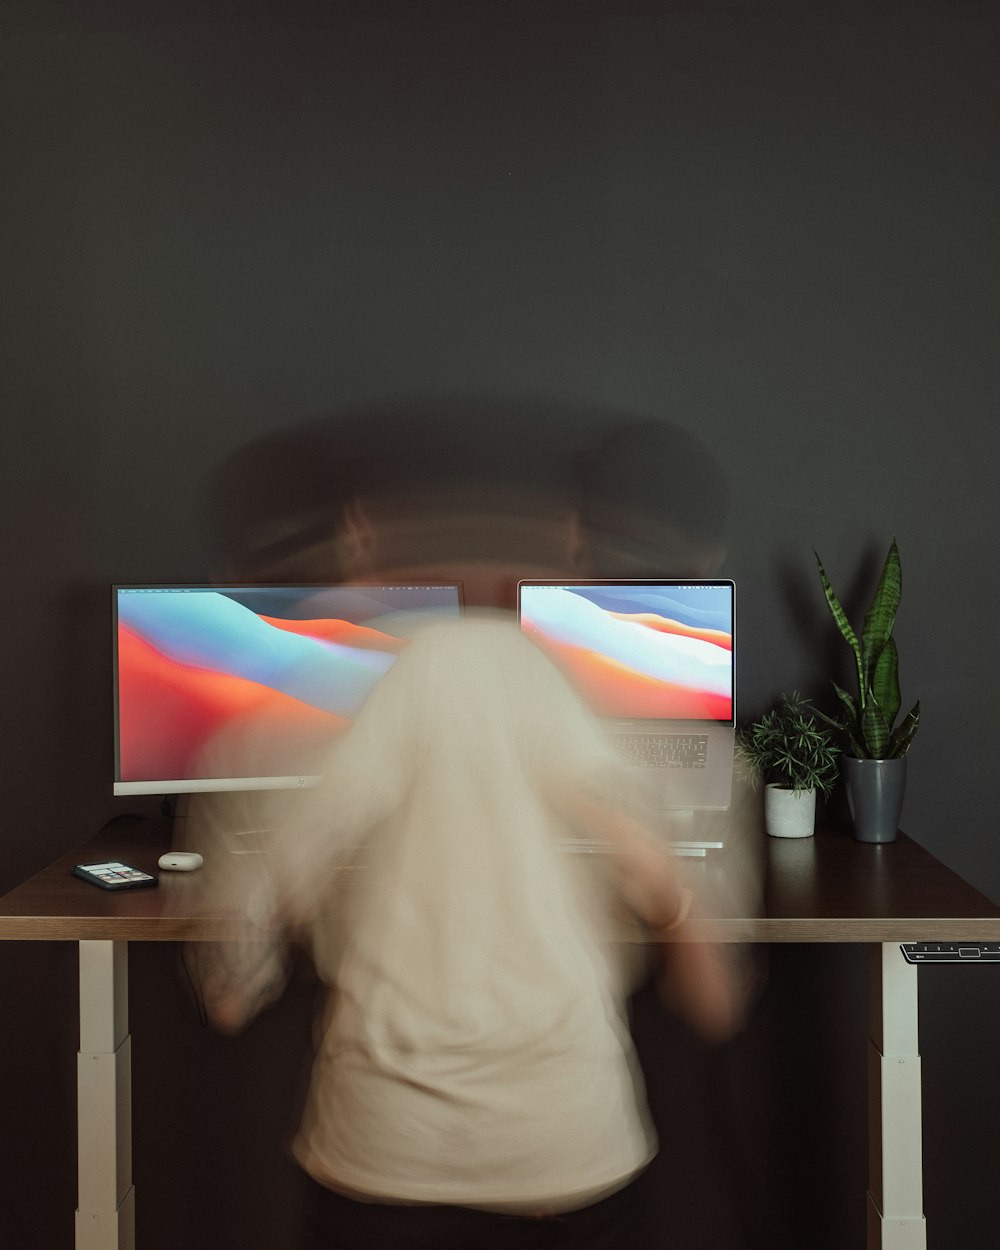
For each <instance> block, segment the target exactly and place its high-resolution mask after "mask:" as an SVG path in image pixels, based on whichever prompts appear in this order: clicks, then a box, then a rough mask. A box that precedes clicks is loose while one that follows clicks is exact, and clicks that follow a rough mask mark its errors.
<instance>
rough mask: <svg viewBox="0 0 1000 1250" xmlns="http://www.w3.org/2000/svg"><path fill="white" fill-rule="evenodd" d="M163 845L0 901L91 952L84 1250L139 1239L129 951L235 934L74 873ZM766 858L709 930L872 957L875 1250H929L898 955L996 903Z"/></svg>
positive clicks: (109, 849)
mask: <svg viewBox="0 0 1000 1250" xmlns="http://www.w3.org/2000/svg"><path fill="white" fill-rule="evenodd" d="M167 847H168V830H167V827H166V826H165V825H159V824H156V823H151V824H148V825H137V826H131V827H130V826H129V825H128V824H126V823H124V822H123V823H121V824H117V825H112V826H111V827H110V828H109V829H107V830H106V831H105V832H104V833H102V834H101V835H99V836H98V837H97V838H95V839H94V840H93V841H91V842H90V843H88V844H87V845H86V846H85V847H83V848H80V849H77V850H75V851H73V852H72V853H70V854H67V855H65V856H63V857H62V858H61V859H59V860H57V861H56V862H55V863H54V864H52V865H50V866H49V867H47V868H45V869H43V870H42V871H41V872H39V873H38V874H36V875H35V876H34V877H32V878H31V879H30V880H28V881H26V882H24V883H23V884H22V885H20V886H18V887H16V888H15V889H14V890H12V891H10V893H8V894H7V895H5V896H4V897H3V898H0V939H10V940H16V941H72V942H77V943H79V946H80V988H81V995H80V1023H81V1044H80V1055H79V1085H80V1089H79V1123H78V1134H79V1139H80V1151H79V1154H80V1161H81V1162H80V1177H79V1191H80V1205H79V1208H78V1211H77V1225H76V1228H77V1232H76V1238H77V1240H76V1244H77V1248H78V1250H128V1248H129V1247H131V1246H132V1245H133V1242H134V1207H133V1202H134V1193H133V1190H132V1184H131V1158H130V1156H131V1147H130V1130H131V1108H130V1077H129V1071H130V1068H129V1054H130V1045H131V1039H130V1037H129V1034H128V1027H127V966H128V965H127V949H128V943H129V942H175V941H212V940H220V939H224V938H225V937H226V936H227V934H228V931H229V929H228V925H227V922H226V920H225V918H224V917H221V916H204V915H197V914H195V912H194V909H193V908H192V907H191V906H190V905H189V902H188V898H189V892H188V890H186V889H185V877H186V874H169V873H164V874H162V875H161V877H160V883H159V885H158V887H157V888H155V889H141V890H130V891H124V892H119V893H112V892H108V891H104V890H99V889H97V888H95V887H94V886H91V885H88V884H87V883H85V882H83V881H80V880H79V879H78V878H76V877H73V876H72V875H71V873H70V869H71V868H72V867H73V865H74V864H77V863H86V862H91V863H93V862H98V861H102V860H106V859H121V860H124V861H126V862H128V863H130V864H133V865H135V866H136V867H139V868H145V869H147V870H149V871H153V872H155V871H156V860H157V858H158V857H159V855H160V854H161V853H162V852H163V851H164V850H166V849H167ZM762 854H763V858H764V864H763V870H764V907H763V911H762V914H760V915H748V916H730V917H727V918H720V919H718V920H713V921H712V922H711V927H712V933H713V934H714V936H715V938H716V939H717V940H722V941H735V942H803V943H811V942H863V943H865V944H867V945H868V946H869V948H870V950H871V962H870V967H871V990H872V994H871V1000H872V1030H871V1049H870V1055H869V1072H870V1106H871V1138H870V1141H871V1174H870V1188H869V1197H868V1230H869V1231H868V1246H869V1250H873V1248H874V1247H879V1248H880V1250H924V1247H925V1246H926V1226H925V1221H924V1219H923V1214H922V1206H923V1203H922V1179H921V1147H920V1127H921V1124H920V1120H921V1111H920V1058H919V1050H918V1045H917V1042H918V1038H917V968H916V967H914V966H912V965H910V964H908V963H906V962H905V960H904V959H903V957H902V955H901V953H900V943H903V942H915V941H938V940H940V941H942V942H1000V907H998V906H996V905H995V904H993V903H991V902H990V900H989V899H987V898H986V897H985V896H984V895H982V894H980V893H979V892H978V891H977V890H975V889H974V888H973V887H972V886H970V885H969V884H968V883H967V882H965V881H963V880H962V879H961V878H960V877H958V876H957V875H956V874H955V873H953V872H952V871H951V870H950V869H949V868H947V867H946V866H945V865H944V864H942V863H941V862H940V861H939V860H937V859H935V858H934V856H933V855H931V854H929V853H928V852H927V851H925V850H924V849H923V848H922V847H921V846H919V845H918V844H917V843H916V842H914V841H913V840H912V839H910V838H908V837H906V836H905V835H904V834H900V836H899V838H898V839H897V840H896V841H895V842H892V843H889V844H886V845H881V846H871V845H865V844H861V843H858V842H855V841H854V840H853V838H851V837H850V836H849V835H848V834H844V833H828V832H820V833H817V834H816V836H815V837H813V838H806V839H801V840H798V839H797V840H785V839H775V838H764V839H763V850H762ZM706 870H707V871H711V867H710V866H707V868H706ZM693 871H694V872H698V871H702V869H701V868H699V867H698V866H697V865H695V866H694V867H693ZM109 1123H110V1124H112V1125H114V1126H116V1127H115V1131H112V1132H110V1133H109V1132H108V1127H107V1126H108V1124H109Z"/></svg>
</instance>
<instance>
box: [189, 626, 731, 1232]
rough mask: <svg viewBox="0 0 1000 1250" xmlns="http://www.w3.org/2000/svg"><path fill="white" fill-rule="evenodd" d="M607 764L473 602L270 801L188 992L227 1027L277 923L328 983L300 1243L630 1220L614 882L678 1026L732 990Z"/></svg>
mask: <svg viewBox="0 0 1000 1250" xmlns="http://www.w3.org/2000/svg"><path fill="white" fill-rule="evenodd" d="M621 787H622V777H621V774H620V765H619V764H618V762H617V760H616V759H615V758H614V757H613V755H612V754H611V752H610V749H609V748H608V747H607V745H606V743H605V741H604V738H603V735H602V734H601V732H600V730H599V729H598V728H597V726H596V725H595V723H594V721H593V720H592V718H591V717H590V715H589V713H588V712H587V711H586V709H584V708H583V707H582V705H581V704H580V703H579V702H578V700H577V699H576V696H575V695H574V694H573V693H572V692H571V691H570V690H569V688H568V687H567V686H566V685H565V684H564V683H563V681H562V678H561V677H560V676H559V674H558V673H557V672H556V670H555V669H554V667H552V665H551V664H550V663H549V661H548V660H547V659H545V657H544V656H542V655H541V654H540V653H539V652H538V651H537V650H536V649H535V648H534V647H533V646H532V645H531V644H530V643H529V642H528V641H527V640H526V639H524V638H523V637H522V636H521V635H520V633H519V632H518V631H517V629H516V628H515V627H514V626H513V625H512V624H511V623H510V622H509V621H505V620H499V619H496V618H493V617H487V618H482V619H480V618H475V619H471V620H466V621H462V622H456V623H450V624H439V625H435V626H431V627H429V628H428V629H427V630H426V631H425V633H424V634H422V635H421V636H420V637H418V638H417V639H415V640H414V642H413V643H412V644H411V646H410V647H409V648H408V649H407V651H406V653H405V654H404V655H402V656H401V657H400V659H399V660H398V661H397V663H396V665H395V666H394V667H393V669H392V670H391V671H390V673H389V674H388V675H387V676H386V677H385V678H384V679H383V680H382V681H381V682H380V684H379V685H378V686H377V687H376V689H375V690H374V692H373V693H372V695H371V697H370V698H369V700H368V702H367V703H366V705H365V707H364V708H363V709H362V711H361V713H360V715H359V716H358V718H357V720H356V721H355V723H354V725H353V726H352V728H351V729H350V730H349V731H348V732H347V733H346V734H345V735H343V737H342V738H341V739H339V740H338V742H337V743H336V744H335V746H334V747H333V749H332V751H331V754H330V759H329V762H328V765H327V768H326V770H325V772H324V780H323V782H322V785H321V788H319V789H318V790H316V791H314V792H313V793H312V794H311V795H310V796H309V797H308V798H307V799H306V801H305V802H304V803H303V804H300V805H298V806H297V807H296V808H295V809H294V810H293V811H291V812H288V813H284V814H279V815H278V817H277V819H276V822H275V828H274V831H273V833H272V835H271V836H270V838H269V841H268V846H267V850H266V872H265V873H264V874H263V875H262V877H261V880H260V886H259V888H258V890H257V892H256V893H255V894H254V895H252V896H251V897H250V899H249V900H247V905H246V906H244V907H243V916H244V917H245V920H244V924H245V927H246V940H245V941H244V942H242V943H236V944H234V945H233V946H231V947H222V948H216V949H215V950H214V951H213V952H212V956H213V957H212V959H210V960H209V961H208V962H207V963H206V964H205V965H204V966H203V967H202V970H201V976H202V992H203V995H204V1001H205V1005H206V1009H207V1011H208V1013H209V1016H210V1018H211V1019H212V1021H213V1022H214V1023H215V1024H216V1025H217V1026H218V1027H220V1028H222V1029H225V1030H230V1031H232V1030H238V1029H240V1028H242V1027H244V1025H245V1024H246V1023H247V1022H248V1021H249V1019H251V1018H252V1016H253V1015H254V1014H255V1013H256V1012H257V1011H259V1010H260V1009H261V1008H262V1007H263V1006H265V1005H266V1004H267V1003H268V1002H270V1001H271V1000H272V999H273V998H274V997H276V996H277V994H278V993H279V992H280V990H281V987H282V984H283V980H284V977H285V975H286V972H287V956H286V951H285V943H286V941H287V940H288V939H289V937H290V936H292V935H296V934H297V935H298V936H299V938H300V939H301V940H303V941H305V942H306V943H307V944H308V947H309V950H310V953H311V956H312V958H313V960H314V963H315V966H316V968H317V972H318V974H319V976H320V978H321V980H322V981H323V983H324V984H326V985H327V986H329V987H330V991H331V992H330V998H329V1002H328V1005H327V1007H326V1010H325V1013H324V1019H323V1022H322V1024H321V1026H320V1029H319V1034H318V1043H317V1050H316V1058H315V1061H314V1065H313V1073H312V1078H311V1085H310V1092H309V1098H308V1102H307V1108H306V1114H305V1117H304V1119H303V1123H302V1126H301V1127H300V1130H299V1132H298V1134H297V1137H296V1140H295V1145H294V1154H295V1157H296V1158H297V1160H298V1161H299V1163H300V1164H301V1166H302V1167H303V1169H304V1171H305V1172H306V1173H307V1175H308V1176H309V1177H311V1178H312V1181H313V1182H314V1184H312V1185H311V1186H310V1196H309V1199H308V1210H309V1212H310V1218H309V1221H308V1223H309V1227H310V1230H311V1231H310V1232H309V1234H308V1236H307V1240H306V1244H307V1245H308V1246H310V1247H312V1246H316V1247H320V1246H345V1247H354V1246H358V1247H361V1246H381V1245H411V1244H412V1245H414V1246H428V1247H437V1246H450V1245H455V1246H460V1245H466V1244H470V1243H471V1242H473V1241H474V1240H475V1241H481V1242H482V1243H483V1244H485V1245H494V1244H495V1245H497V1246H503V1245H511V1246H520V1245H522V1244H536V1243H535V1242H533V1241H531V1240H530V1239H531V1238H535V1237H541V1236H543V1235H547V1236H552V1237H564V1238H565V1240H564V1241H563V1242H561V1244H565V1245H567V1246H580V1247H589V1246H603V1245H608V1246H611V1245H618V1244H621V1242H622V1239H624V1240H625V1241H627V1240H628V1239H629V1237H631V1236H633V1235H635V1234H636V1233H637V1231H638V1229H639V1227H640V1224H641V1219H642V1209H641V1205H640V1203H639V1201H638V1197H637V1194H636V1193H635V1192H633V1191H631V1190H630V1189H629V1182H630V1181H631V1180H632V1179H633V1178H634V1177H636V1176H637V1175H638V1174H639V1173H640V1172H641V1171H642V1169H643V1168H644V1167H645V1166H646V1164H647V1163H648V1161H649V1159H650V1158H651V1156H652V1154H653V1152H654V1150H655V1142H654V1138H653V1134H652V1132H651V1129H650V1126H649V1122H648V1117H647V1115H646V1111H645V1104H644V1096H643V1089H642V1080H641V1077H640V1076H639V1073H638V1070H637V1067H636V1063H635V1058H634V1054H633V1051H632V1047H631V1043H630V1040H629V1035H628V1029H627V1023H626V1019H625V1014H624V1006H623V1004H624V996H625V993H626V992H627V989H628V988H629V987H628V984H627V983H626V981H625V979H624V970H623V968H622V967H621V966H620V965H619V963H618V961H617V960H616V959H615V955H614V950H613V946H612V937H613V936H617V934H612V933H611V932H610V927H611V926H613V925H614V923H615V904H616V903H618V904H624V906H625V907H626V908H627V909H628V910H629V911H630V912H631V913H634V914H635V915H636V916H638V917H640V918H641V919H642V920H643V921H644V922H645V923H646V924H647V925H648V926H649V928H650V930H651V931H652V932H653V934H654V936H656V937H664V936H669V937H670V939H671V941H670V942H669V944H665V945H663V946H662V947H661V948H660V949H661V952H662V953H663V955H664V976H665V982H664V986H665V990H666V992H667V993H668V995H669V996H670V999H671V1001H672V1002H673V1003H674V1005H675V1006H676V1008H677V1009H678V1010H679V1011H681V1012H682V1013H683V1014H684V1015H685V1017H686V1018H688V1019H689V1020H690V1021H691V1022H692V1024H693V1025H694V1026H695V1027H696V1028H698V1029H699V1030H700V1031H702V1032H703V1033H704V1034H706V1035H707V1036H709V1037H711V1038H715V1039H718V1038H721V1037H723V1036H726V1035H728V1034H729V1033H730V1032H731V1031H732V1030H733V1029H734V1028H735V1027H736V1025H737V1022H738V1018H739V1006H738V1003H737V1001H736V997H735V994H734V991H733V987H732V986H731V985H730V983H729V980H728V976H729V968H728V965H727V963H726V962H725V961H724V960H721V959H719V958H717V957H716V952H715V951H714V950H713V948H712V947H711V946H709V945H707V944H705V943H704V942H703V941H697V940H693V938H694V937H695V936H696V935H695V934H694V932H693V930H692V927H691V926H692V921H691V919H690V914H689V912H690V908H691V906H692V898H691V894H690V891H689V890H688V889H687V888H686V887H685V886H683V885H682V884H681V881H680V879H679V877H678V874H677V872H676V870H675V865H674V864H673V862H672V861H671V859H670V857H669V856H668V855H667V854H666V853H665V852H664V851H663V849H662V848H661V847H660V846H658V845H657V843H656V841H655V839H654V838H653V837H652V836H651V834H650V832H649V831H648V830H647V829H646V827H645V826H644V824H643V822H642V821H641V819H639V818H637V817H636V816H635V815H634V814H633V813H631V812H630V811H629V809H628V807H627V805H626V804H624V803H623V802H622V798H621V795H622V793H623V791H622V788H621ZM580 835H583V836H586V837H589V838H599V839H600V841H601V843H602V845H603V846H605V847H606V848H607V854H606V856H604V857H602V861H603V862H602V864H601V868H602V870H603V871H602V872H601V874H600V875H599V876H598V877H596V878H595V877H594V876H592V875H589V874H584V873H582V871H581V864H580V862H579V861H577V860H575V859H574V858H573V857H572V856H570V855H568V854H567V851H566V846H567V845H568V844H569V843H570V842H572V841H573V840H574V839H575V838H577V837H579V836H580ZM359 850H360V851H361V854H362V857H363V863H364V868H363V870H362V871H361V872H356V871H355V872H352V871H349V870H348V869H346V868H345V867H344V865H345V864H356V863H357V862H358V853H359ZM344 878H346V879H347V880H348V881H349V882H350V884H349V886H348V887H347V888H346V889H345V888H344V886H343V884H342V882H343V880H344ZM232 901H233V904H234V907H233V911H234V914H236V915H238V914H239V911H240V907H241V904H242V903H243V900H241V899H238V898H237V899H233V900H232ZM618 1191H621V1192H620V1193H619V1192H618ZM612 1195H614V1196H612ZM404 1230H405V1237H404ZM543 1230H544V1231H543ZM538 1244H541V1243H538Z"/></svg>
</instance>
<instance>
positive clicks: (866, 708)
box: [814, 539, 920, 760]
mask: <svg viewBox="0 0 1000 1250" xmlns="http://www.w3.org/2000/svg"><path fill="white" fill-rule="evenodd" d="M814 554H815V553H814ZM816 564H817V566H818V567H819V575H820V580H821V581H822V583H823V593H824V595H825V596H826V602H827V604H828V606H829V608H830V612H831V613H832V614H833V619H834V620H835V621H836V623H837V628H838V629H839V630H840V632H841V635H842V636H843V638H844V640H845V641H846V642H847V644H848V646H849V647H850V648H851V650H852V651H853V652H854V662H855V667H856V669H857V685H858V693H857V697H855V696H854V695H852V694H849V693H848V692H847V691H846V690H843V689H842V688H841V687H840V686H838V685H837V683H836V682H834V683H833V688H834V690H836V692H837V698H838V699H839V700H840V705H841V711H842V715H841V717H840V719H839V720H831V721H830V723H831V724H833V725H834V726H835V727H836V728H837V729H838V730H839V731H840V732H841V733H842V735H843V737H844V742H845V750H846V751H847V752H848V754H850V755H853V756H854V757H855V758H856V759H873V760H887V759H899V758H900V757H901V756H904V755H905V754H906V752H907V751H908V750H909V748H910V743H911V742H912V741H913V735H914V734H915V733H916V732H917V728H918V726H919V724H920V701H919V700H917V702H916V703H915V704H914V705H913V707H912V708H911V709H910V711H909V712H907V714H906V716H905V717H904V718H903V719H902V721H900V723H899V724H898V725H897V724H896V718H897V716H898V715H899V707H900V697H899V656H898V654H897V651H896V643H895V641H894V639H893V636H892V630H893V626H894V624H895V621H896V609H897V608H898V607H899V599H900V595H901V593H902V588H903V578H902V572H901V569H900V563H899V550H898V548H897V547H896V540H895V539H893V541H892V546H891V547H890V548H889V553H888V555H887V556H886V558H885V564H884V565H883V567H882V576H881V577H880V578H879V583H878V586H877V588H876V590H875V597H874V598H873V599H872V601H871V605H870V606H869V608H868V611H867V612H866V613H865V619H864V623H863V625H862V628H861V637H860V638H859V637H858V635H857V634H856V633H855V632H854V630H853V629H852V628H851V623H850V621H849V620H848V619H847V614H846V613H845V611H844V609H843V608H842V607H841V605H840V600H839V599H838V598H837V596H836V595H835V594H834V591H833V587H832V586H831V585H830V579H829V578H828V577H827V575H826V571H825V569H824V568H823V564H822V561H821V560H820V558H819V556H818V555H816Z"/></svg>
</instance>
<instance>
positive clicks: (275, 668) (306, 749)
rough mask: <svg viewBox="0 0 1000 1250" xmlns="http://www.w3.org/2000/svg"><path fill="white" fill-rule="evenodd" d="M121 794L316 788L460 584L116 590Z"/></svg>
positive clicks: (457, 603)
mask: <svg viewBox="0 0 1000 1250" xmlns="http://www.w3.org/2000/svg"><path fill="white" fill-rule="evenodd" d="M112 592H113V616H114V676H115V681H114V727H115V780H114V793H115V794H118V795H128V794H183V793H191V792H195V791H207V790H263V789H287V788H297V787H301V786H306V785H311V784H314V783H315V781H316V780H317V766H318V760H319V759H320V757H321V755H322V753H323V751H324V750H325V749H326V747H327V746H328V745H329V743H330V742H331V740H332V739H333V738H334V737H335V735H336V734H337V733H338V732H341V731H342V730H343V729H345V728H346V727H347V726H348V725H350V723H351V722H352V720H353V719H354V717H355V716H356V714H357V712H358V711H359V709H360V708H361V706H362V705H363V703H364V701H365V699H366V698H367V696H368V695H369V693H370V692H371V690H372V689H373V687H374V686H375V685H376V683H377V682H378V681H379V679H380V678H381V677H382V676H383V674H384V673H386V672H387V671H388V669H389V668H391V667H392V664H393V663H394V661H395V658H396V656H397V654H398V653H399V652H400V651H401V650H402V649H403V648H404V647H405V646H406V645H407V643H408V641H409V640H410V639H411V638H412V637H413V635H414V634H415V633H416V632H417V631H419V630H420V629H421V628H423V627H424V626H426V625H427V624H428V623H430V622H432V621H435V620H439V619H442V618H449V617H455V616H458V615H459V613H460V612H461V586H460V585H459V584H458V583H435V584H430V583H427V584H425V583H391V584H384V585H365V584H354V585H323V586H317V585H308V586H286V585H256V586H254V585H242V586H195V585H188V586H183V585H181V586H157V585H145V586H135V585H133V586H115V587H113V588H112Z"/></svg>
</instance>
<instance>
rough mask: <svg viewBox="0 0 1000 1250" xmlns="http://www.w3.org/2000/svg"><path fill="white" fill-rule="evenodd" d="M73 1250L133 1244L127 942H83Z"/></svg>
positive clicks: (130, 1249) (117, 1249)
mask: <svg viewBox="0 0 1000 1250" xmlns="http://www.w3.org/2000/svg"><path fill="white" fill-rule="evenodd" d="M77 1142H78V1148H79V1161H78V1186H79V1202H80V1205H79V1206H78V1208H77V1212H76V1250H134V1247H135V1192H134V1190H133V1189H132V1039H131V1038H130V1037H129V1033H128V943H127V942H81V943H80V1053H79V1054H78V1056H77Z"/></svg>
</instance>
